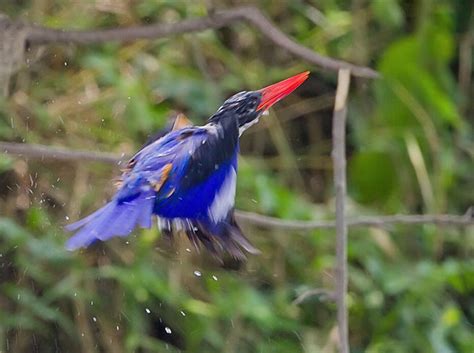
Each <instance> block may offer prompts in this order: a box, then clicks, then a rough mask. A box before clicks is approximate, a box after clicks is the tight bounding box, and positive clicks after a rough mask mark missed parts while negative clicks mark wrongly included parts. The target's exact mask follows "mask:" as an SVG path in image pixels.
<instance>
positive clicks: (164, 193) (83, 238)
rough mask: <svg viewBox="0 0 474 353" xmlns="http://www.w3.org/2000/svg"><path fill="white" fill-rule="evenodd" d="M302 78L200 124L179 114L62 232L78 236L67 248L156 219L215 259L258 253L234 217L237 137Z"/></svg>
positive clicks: (165, 230) (240, 100) (246, 94)
mask: <svg viewBox="0 0 474 353" xmlns="http://www.w3.org/2000/svg"><path fill="white" fill-rule="evenodd" d="M308 75H309V71H306V72H303V73H300V74H298V75H295V76H292V77H290V78H288V79H286V80H283V81H280V82H278V83H275V84H273V85H270V86H268V87H265V88H262V89H260V90H257V91H243V92H239V93H237V94H235V95H233V96H232V97H230V98H229V99H227V100H226V101H225V102H224V104H223V105H222V106H221V107H220V108H219V109H218V110H217V112H216V113H214V114H213V115H212V116H211V117H210V118H209V119H208V121H207V124H205V125H203V126H194V125H192V124H191V123H190V122H189V121H188V120H187V119H186V118H185V117H184V116H178V117H177V118H176V120H175V123H174V126H173V128H172V130H171V131H170V132H169V133H167V134H166V135H164V136H162V137H159V138H158V139H156V140H155V141H152V142H151V143H148V144H147V145H145V146H144V147H143V148H142V149H141V150H140V151H139V152H137V153H136V154H135V156H133V157H132V159H130V160H129V161H128V163H127V165H126V167H125V168H124V169H123V170H122V175H121V177H120V179H119V185H118V189H117V192H116V193H115V195H114V196H113V197H112V199H111V200H110V202H108V203H107V204H106V205H105V206H103V207H102V208H100V209H99V210H97V211H95V212H94V213H92V214H90V215H89V216H87V217H85V218H83V219H81V220H79V221H77V222H75V223H72V224H69V225H67V226H66V229H67V230H68V231H75V232H76V233H75V234H74V235H73V236H72V237H71V238H70V239H69V240H68V241H67V243H66V248H67V249H69V250H75V249H78V248H82V247H87V246H88V245H90V244H92V243H94V242H95V241H98V240H101V241H106V240H108V239H110V238H112V237H123V236H127V235H129V234H130V233H132V231H133V230H134V229H135V228H136V227H137V226H138V227H141V228H150V227H151V226H152V219H153V216H156V219H157V224H158V228H159V229H160V231H161V233H162V234H166V235H170V236H171V235H172V234H174V233H178V232H184V233H185V234H186V235H187V237H188V238H189V240H190V241H191V243H192V244H193V245H194V247H195V248H196V249H198V250H199V249H200V248H201V247H204V248H206V249H208V250H209V251H210V252H211V253H212V254H214V255H216V256H217V257H218V258H220V257H221V256H222V255H223V254H225V253H227V254H229V255H231V256H232V257H234V258H236V259H244V258H245V252H248V253H250V254H258V253H259V251H258V250H257V249H256V248H255V247H254V246H253V245H252V244H251V243H250V241H249V240H248V239H247V238H246V237H245V235H244V234H243V233H242V230H241V229H240V227H239V226H238V224H237V223H236V221H235V217H234V200H235V191H236V182H237V157H238V154H239V138H240V136H241V135H242V133H243V132H244V131H245V130H247V129H248V128H249V127H250V126H252V125H254V124H256V123H257V122H258V120H259V118H260V117H261V116H262V115H263V114H264V113H266V112H267V111H268V109H269V108H270V107H271V106H272V105H274V104H275V103H276V102H278V101H280V100H281V99H283V98H284V97H285V96H287V95H288V94H290V93H291V92H293V91H294V90H295V89H296V88H297V87H299V86H300V85H301V84H302V83H303V82H304V81H305V80H306V79H307V78H308Z"/></svg>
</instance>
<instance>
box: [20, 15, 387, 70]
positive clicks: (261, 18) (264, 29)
mask: <svg viewBox="0 0 474 353" xmlns="http://www.w3.org/2000/svg"><path fill="white" fill-rule="evenodd" d="M242 21H245V22H248V23H250V24H251V25H253V26H254V27H255V28H256V29H258V30H259V31H260V33H262V34H263V35H264V36H265V37H266V38H267V39H269V40H271V41H272V42H273V43H275V44H276V45H277V46H279V47H281V48H283V49H285V50H287V51H288V52H290V53H292V54H294V55H295V56H297V57H300V58H302V59H304V60H306V61H308V62H310V63H312V64H315V65H318V66H321V67H322V68H325V69H330V70H334V71H337V70H339V69H341V68H348V69H350V70H351V72H352V74H353V75H355V76H360V77H367V78H377V77H379V74H378V72H377V71H375V70H373V69H371V68H369V67H365V66H357V65H354V64H351V63H348V62H346V61H342V60H337V59H333V58H329V57H326V56H323V55H320V54H318V53H316V52H314V51H313V50H311V49H309V48H306V47H305V46H302V45H300V44H298V43H296V42H295V41H294V40H293V39H291V38H290V37H288V36H287V35H286V34H285V33H283V32H282V31H281V30H280V29H278V28H277V27H276V26H275V25H274V24H273V22H271V21H270V20H269V19H268V18H267V17H266V16H265V15H264V14H263V13H262V11H260V10H259V9H258V8H256V7H252V6H250V7H237V8H234V9H229V10H223V11H216V12H215V13H213V14H211V15H209V16H207V17H200V18H194V19H186V20H183V21H180V22H177V23H157V24H151V25H146V26H134V27H127V28H115V29H105V30H90V31H73V30H65V29H51V28H46V27H42V26H33V25H27V26H26V27H27V28H28V35H27V41H28V42H29V43H30V44H46V43H76V44H91V43H103V42H109V41H119V42H130V41H134V40H137V39H158V38H166V37H170V36H174V35H178V34H183V33H189V32H199V31H204V30H206V29H217V28H221V27H224V26H229V25H232V24H234V23H235V22H242Z"/></svg>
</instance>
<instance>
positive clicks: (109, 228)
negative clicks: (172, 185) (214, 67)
mask: <svg viewBox="0 0 474 353" xmlns="http://www.w3.org/2000/svg"><path fill="white" fill-rule="evenodd" d="M205 134H206V130H203V129H202V128H199V127H192V128H185V129H182V130H178V131H173V132H171V133H169V134H168V135H166V136H164V137H163V138H161V139H159V140H157V141H155V142H154V143H152V144H150V145H148V146H146V147H145V148H143V149H142V150H141V151H139V152H138V153H137V154H136V155H135V156H134V157H133V158H132V159H131V160H130V161H129V163H128V165H127V167H126V169H125V170H124V173H123V175H122V178H121V181H120V185H121V186H120V189H119V190H118V192H117V193H116V194H115V196H114V197H113V198H112V200H111V201H110V202H109V203H107V204H106V205H105V206H103V207H102V208H100V209H99V210H97V211H96V212H94V213H92V214H91V215H89V216H87V217H86V218H84V219H82V220H80V221H78V222H75V223H73V224H70V225H68V226H67V227H66V229H67V230H70V231H76V230H79V231H78V232H77V233H76V234H74V236H72V237H71V238H70V239H69V240H68V242H67V244H66V247H67V248H68V249H70V250H74V249H77V248H80V247H83V246H88V245H89V244H91V243H93V242H94V241H95V240H107V239H109V238H111V237H114V236H125V235H128V234H129V233H130V232H131V231H132V230H133V229H134V228H135V227H136V226H137V225H139V226H141V227H143V228H150V227H151V216H152V214H153V209H154V205H155V202H156V200H157V199H158V198H160V197H163V192H160V191H161V190H160V189H161V187H162V186H163V185H164V184H165V183H166V181H167V178H168V177H169V175H170V174H171V173H173V172H175V170H176V169H179V167H178V168H175V167H174V165H175V161H177V160H178V161H179V160H180V159H183V156H185V153H184V151H191V152H192V151H193V149H194V148H195V146H198V145H197V144H198V143H199V140H200V139H202V138H203V137H204V136H205ZM191 136H194V138H195V139H191V138H190V137H191Z"/></svg>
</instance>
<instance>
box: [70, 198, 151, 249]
mask: <svg viewBox="0 0 474 353" xmlns="http://www.w3.org/2000/svg"><path fill="white" fill-rule="evenodd" d="M153 204H154V197H153V196H152V195H140V196H138V197H137V198H136V199H133V200H131V201H127V202H121V203H118V202H117V201H116V200H113V201H111V202H109V203H108V204H106V205H105V206H104V207H102V208H100V209H99V210H97V211H96V212H94V213H92V214H91V215H89V216H87V217H85V218H84V219H82V220H80V221H77V222H75V223H72V224H70V225H68V226H66V230H69V231H74V230H77V229H79V228H81V227H82V228H81V229H80V230H79V231H78V232H77V233H76V234H74V235H73V236H72V237H71V238H70V239H69V240H68V241H67V243H66V248H67V249H68V250H75V249H78V248H81V247H85V246H88V245H90V244H92V243H93V242H94V241H96V240H108V239H110V238H112V237H114V236H126V235H128V234H130V233H131V232H132V230H133V229H134V228H135V227H136V225H137V224H138V225H140V227H142V228H150V227H151V215H152V211H153Z"/></svg>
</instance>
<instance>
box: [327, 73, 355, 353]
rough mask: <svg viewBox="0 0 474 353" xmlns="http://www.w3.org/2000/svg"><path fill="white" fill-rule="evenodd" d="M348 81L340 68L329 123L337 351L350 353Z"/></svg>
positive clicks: (348, 77)
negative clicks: (332, 174) (332, 188)
mask: <svg viewBox="0 0 474 353" xmlns="http://www.w3.org/2000/svg"><path fill="white" fill-rule="evenodd" d="M350 82H351V71H350V70H349V69H341V70H339V73H338V77H337V89H336V102H335V104H334V115H333V123H332V144H333V150H332V158H333V161H334V186H335V188H336V276H335V280H336V302H337V324H338V327H339V343H340V347H339V349H340V352H341V353H349V333H348V313H347V303H346V296H347V223H346V210H345V207H346V206H345V205H346V115H347V95H348V94H349V85H350Z"/></svg>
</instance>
